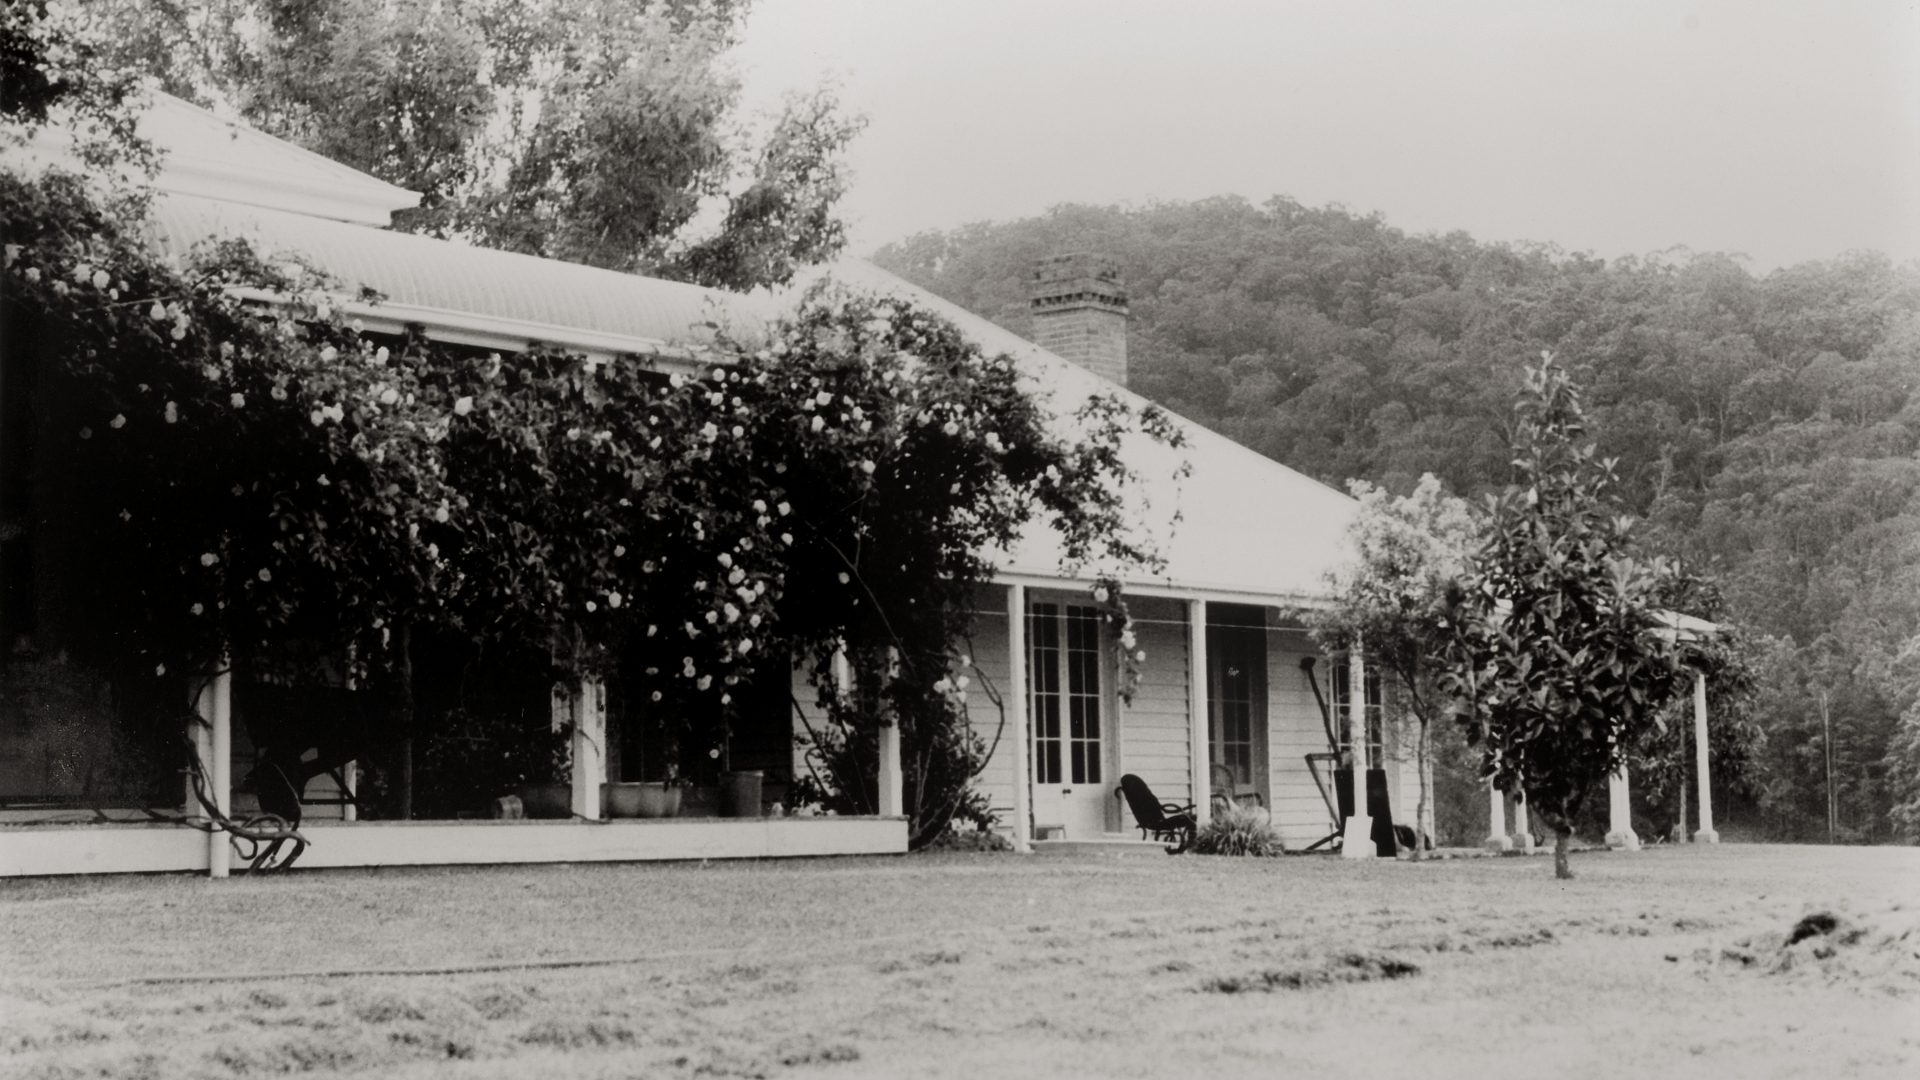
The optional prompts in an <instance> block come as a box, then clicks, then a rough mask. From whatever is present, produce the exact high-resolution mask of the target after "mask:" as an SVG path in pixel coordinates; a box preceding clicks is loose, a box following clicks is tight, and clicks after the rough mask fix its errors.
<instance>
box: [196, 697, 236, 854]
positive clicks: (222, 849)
mask: <svg viewBox="0 0 1920 1080" xmlns="http://www.w3.org/2000/svg"><path fill="white" fill-rule="evenodd" d="M194 712H195V713H197V714H198V716H199V720H200V722H198V723H195V724H194V730H193V752H194V754H195V755H196V756H197V757H199V759H200V773H201V775H202V776H204V777H205V778H206V784H207V801H209V802H211V803H212V804H213V809H214V810H215V811H216V812H217V815H218V816H219V817H222V818H224V817H226V816H228V815H229V814H231V813H233V672H232V671H231V670H230V669H229V667H228V665H227V662H226V661H225V660H222V661H221V662H220V666H219V668H218V670H216V671H214V672H213V674H211V675H209V676H207V681H206V682H205V683H203V684H202V685H201V687H200V694H199V697H198V698H196V699H195V701H194ZM205 812H206V808H204V807H202V806H201V805H200V799H199V796H198V795H197V794H195V792H194V790H193V781H192V780H191V779H189V780H188V781H187V813H188V814H189V815H192V816H197V815H199V814H202V813H205ZM232 865H233V841H232V839H231V838H230V837H228V835H227V832H226V830H225V829H222V828H220V827H219V825H218V823H217V822H216V823H215V826H214V828H213V829H212V830H211V831H209V832H208V833H207V876H208V877H216V878H223V877H226V876H227V875H228V874H229V873H230V872H231V870H232Z"/></svg>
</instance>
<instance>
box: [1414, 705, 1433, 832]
mask: <svg viewBox="0 0 1920 1080" xmlns="http://www.w3.org/2000/svg"><path fill="white" fill-rule="evenodd" d="M1419 721H1420V733H1419V734H1418V735H1416V736H1415V737H1414V757H1415V759H1416V760H1415V762H1414V768H1416V769H1418V770H1419V773H1420V805H1418V806H1417V807H1415V808H1414V811H1413V860H1414V861H1415V862H1419V861H1420V860H1422V859H1424V858H1426V857H1427V836H1428V833H1427V812H1428V810H1429V809H1431V807H1432V806H1433V787H1432V783H1433V781H1432V772H1431V770H1430V769H1429V767H1428V765H1429V762H1428V756H1429V755H1430V754H1431V753H1432V743H1431V741H1430V740H1431V733H1430V731H1429V729H1428V726H1427V719H1426V717H1424V716H1423V717H1420V718H1419Z"/></svg>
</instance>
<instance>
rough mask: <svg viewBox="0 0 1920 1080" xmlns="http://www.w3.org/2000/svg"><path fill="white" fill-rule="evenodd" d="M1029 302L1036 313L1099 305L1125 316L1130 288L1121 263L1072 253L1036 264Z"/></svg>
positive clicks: (1090, 253)
mask: <svg viewBox="0 0 1920 1080" xmlns="http://www.w3.org/2000/svg"><path fill="white" fill-rule="evenodd" d="M1029 299H1030V302H1031V306H1032V307H1033V309H1034V310H1035V311H1041V310H1050V311H1051V310H1059V309H1061V308H1071V307H1082V306H1096V307H1109V308H1118V309H1120V311H1122V312H1123V313H1124V312H1125V310H1126V307H1127V286H1126V284H1125V283H1124V282H1122V281H1121V280H1120V264H1119V263H1118V262H1116V261H1115V260H1114V259H1112V258H1111V257H1109V256H1106V255H1097V254H1094V253H1092V252H1086V251H1073V252H1067V253H1065V254H1061V255H1048V256H1046V257H1044V258H1042V259H1040V260H1038V261H1037V262H1035V263H1034V267H1033V278H1032V291H1031V293H1030V294H1029Z"/></svg>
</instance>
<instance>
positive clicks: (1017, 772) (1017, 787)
mask: <svg viewBox="0 0 1920 1080" xmlns="http://www.w3.org/2000/svg"><path fill="white" fill-rule="evenodd" d="M1004 700H1005V702H1006V709H1007V738H1008V740H1009V741H1010V742H1011V743H1012V745H1013V850H1015V851H1019V852H1028V851H1032V850H1033V812H1032V805H1031V804H1032V794H1033V788H1032V784H1033V771H1032V768H1031V766H1030V765H1029V764H1028V760H1027V759H1028V749H1029V744H1028V741H1027V740H1028V738H1029V735H1028V732H1027V587H1026V586H1024V585H1009V586H1007V693H1006V697H1005V699H1004Z"/></svg>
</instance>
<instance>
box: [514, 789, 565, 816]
mask: <svg viewBox="0 0 1920 1080" xmlns="http://www.w3.org/2000/svg"><path fill="white" fill-rule="evenodd" d="M520 802H521V804H522V805H524V806H525V807H526V810H527V816H528V817H530V818H564V817H572V816H573V785H572V784H521V785H520Z"/></svg>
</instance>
